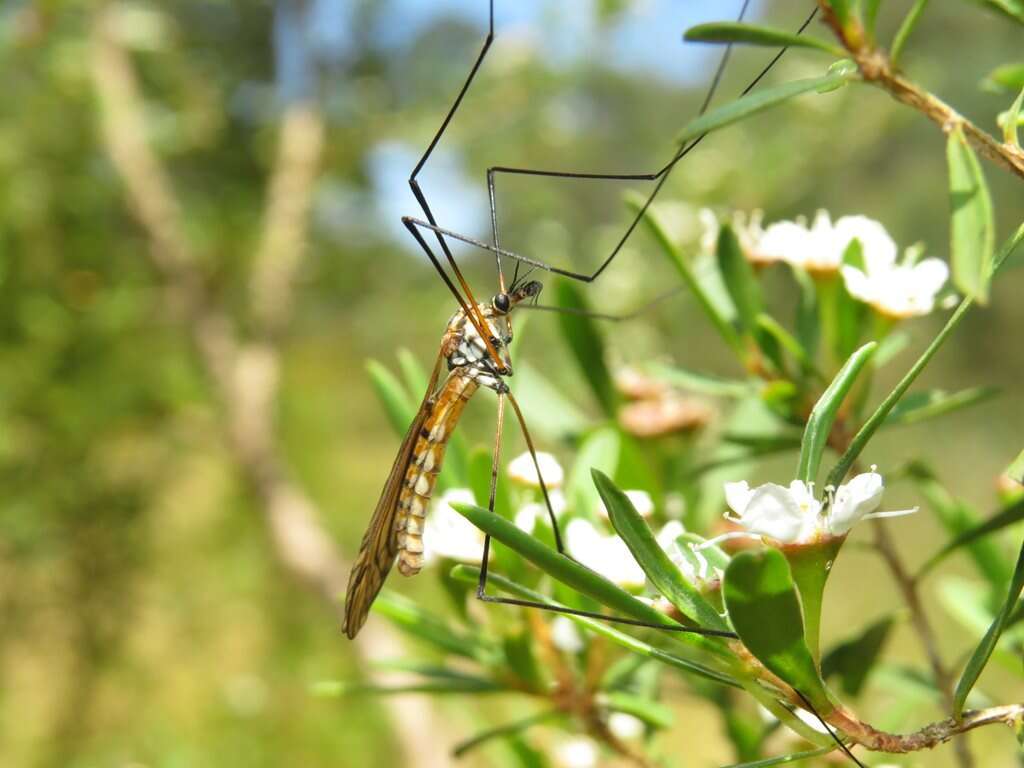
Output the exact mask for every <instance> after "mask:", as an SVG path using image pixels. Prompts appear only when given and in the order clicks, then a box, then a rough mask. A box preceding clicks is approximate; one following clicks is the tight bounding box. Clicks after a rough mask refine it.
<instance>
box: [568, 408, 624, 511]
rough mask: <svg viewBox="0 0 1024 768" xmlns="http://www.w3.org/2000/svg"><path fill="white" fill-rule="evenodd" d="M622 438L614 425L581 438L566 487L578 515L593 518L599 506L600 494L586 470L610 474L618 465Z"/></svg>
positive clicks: (570, 503) (571, 505)
mask: <svg viewBox="0 0 1024 768" xmlns="http://www.w3.org/2000/svg"><path fill="white" fill-rule="evenodd" d="M621 449H622V438H621V435H620V434H619V432H618V430H616V429H615V428H614V427H601V428H600V429H595V430H594V431H593V432H591V433H590V434H589V435H587V437H586V438H585V439H584V440H583V443H582V444H581V445H580V447H579V450H578V451H577V452H576V462H575V463H574V464H573V466H572V472H571V473H570V474H569V481H568V484H567V487H566V490H567V494H568V498H569V506H570V507H571V509H572V511H573V512H575V513H576V514H577V515H580V516H581V517H587V518H590V519H594V518H595V516H596V515H597V510H598V509H600V504H599V502H600V499H601V497H600V495H599V494H598V492H597V489H596V488H595V487H594V480H593V478H592V477H591V475H590V473H591V471H592V470H594V469H599V470H601V471H602V472H604V473H605V474H607V475H614V474H615V473H616V471H617V470H618V467H619V455H620V452H621Z"/></svg>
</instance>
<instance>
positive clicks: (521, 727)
mask: <svg viewBox="0 0 1024 768" xmlns="http://www.w3.org/2000/svg"><path fill="white" fill-rule="evenodd" d="M563 717H565V715H564V714H563V713H561V712H559V711H558V710H557V709H550V710H547V711H544V712H539V713H537V714H536V715H530V716H529V717H524V718H522V719H521V720H516V721H514V722H511V723H505V724H504V725H499V726H496V727H494V728H488V729H487V730H485V731H481V732H480V733H478V734H476V735H475V736H471V737H470V738H468V739H466V740H465V741H460V742H459V743H458V744H456V745H455V746H454V747H453V748H452V757H462V756H463V755H465V754H466V753H467V752H472V751H473V750H474V749H476V748H477V747H479V746H482V745H483V744H486V743H487V742H489V741H493V740H494V739H503V738H507V737H509V736H515V735H517V734H520V733H523V732H524V731H526V730H528V729H530V728H532V727H533V726H535V725H538V724H539V723H546V722H549V721H552V720H559V719H561V718H563Z"/></svg>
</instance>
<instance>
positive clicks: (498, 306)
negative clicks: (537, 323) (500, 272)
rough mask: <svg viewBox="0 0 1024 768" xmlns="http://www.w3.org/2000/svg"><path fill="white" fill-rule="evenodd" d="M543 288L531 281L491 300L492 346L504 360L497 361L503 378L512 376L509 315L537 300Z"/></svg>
mask: <svg viewBox="0 0 1024 768" xmlns="http://www.w3.org/2000/svg"><path fill="white" fill-rule="evenodd" d="M542 287H543V286H542V285H541V284H540V283H539V282H537V281H536V280H530V281H529V282H525V283H523V284H522V285H519V286H516V285H513V286H512V287H511V288H510V290H509V291H508V292H504V291H503V292H502V293H499V294H496V295H495V296H494V298H493V299H491V306H490V310H491V311H490V312H489V313H488V314H489V315H490V322H489V325H490V326H491V329H492V330H493V331H494V336H492V337H491V344H493V346H494V348H495V349H496V350H498V351H499V354H500V355H501V357H502V359H501V360H500V361H495V362H498V363H500V368H499V370H500V372H501V375H502V376H511V375H512V363H511V361H510V360H509V355H508V345H509V344H511V343H512V323H511V322H509V318H508V316H509V313H510V312H512V310H513V308H514V307H515V306H516V305H517V304H519V303H520V302H523V301H528V300H529V299H533V298H536V297H537V296H538V295H539V294H540V291H541V288H542Z"/></svg>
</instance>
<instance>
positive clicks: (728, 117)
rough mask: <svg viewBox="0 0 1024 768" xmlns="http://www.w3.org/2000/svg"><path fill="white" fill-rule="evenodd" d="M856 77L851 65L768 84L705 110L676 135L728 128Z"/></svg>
mask: <svg viewBox="0 0 1024 768" xmlns="http://www.w3.org/2000/svg"><path fill="white" fill-rule="evenodd" d="M854 77H855V70H854V71H852V72H851V71H850V70H848V69H842V70H840V71H837V72H831V73H829V74H827V75H823V76H821V77H809V78H806V79H804V80H795V81H793V82H790V83H784V84H782V85H777V86H775V87H774V88H765V89H762V90H759V91H754V92H753V93H748V94H747V95H746V96H741V97H740V98H738V99H736V100H735V101H731V102H729V103H728V104H725V105H723V106H721V107H718V108H717V109H712V110H710V111H708V112H705V113H704V114H703V115H701V116H700V117H697V118H695V119H693V120H691V121H690V122H689V123H687V124H686V126H685V127H684V128H683V130H682V132H681V133H680V134H679V135H678V136H677V137H676V141H677V142H678V143H680V144H683V143H685V142H687V141H690V140H691V139H695V138H697V137H698V136H702V135H704V134H706V133H710V132H712V131H716V130H718V129H719V128H724V127H725V126H727V125H732V124H733V123H736V122H739V121H740V120H743V119H745V118H747V117H750V116H751V115H754V114H757V113H758V112H763V111H765V110H767V109H771V108H772V107H776V106H778V105H779V104H782V103H784V102H786V101H789V100H790V99H792V98H795V97H797V96H801V95H803V94H805V93H810V92H811V91H827V90H831V89H834V88H837V87H839V86H842V85H845V84H846V83H847V82H849V81H850V80H852V79H854Z"/></svg>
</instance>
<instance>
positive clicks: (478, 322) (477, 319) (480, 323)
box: [402, 216, 507, 375]
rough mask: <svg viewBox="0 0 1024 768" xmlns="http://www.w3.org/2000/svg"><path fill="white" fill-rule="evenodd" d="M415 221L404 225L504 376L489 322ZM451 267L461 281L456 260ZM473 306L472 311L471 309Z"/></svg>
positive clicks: (505, 370)
mask: <svg viewBox="0 0 1024 768" xmlns="http://www.w3.org/2000/svg"><path fill="white" fill-rule="evenodd" d="M414 221H415V220H414V219H409V218H408V217H407V216H403V217H402V223H403V224H405V228H406V229H408V230H409V231H410V232H411V233H412V236H413V237H414V238H415V239H416V242H417V243H419V245H420V247H421V248H422V249H423V252H424V253H426V254H427V258H429V259H430V263H431V264H433V265H434V269H436V270H437V274H439V275H440V276H441V280H442V281H444V284H445V285H446V286H448V290H449V291H451V293H452V295H453V296H454V297H455V300H456V301H458V302H459V306H460V307H461V308H462V311H463V312H465V313H466V318H467V319H468V320H469V322H470V323H472V324H473V327H474V328H476V332H477V333H478V334H480V338H481V339H482V340H483V342H484V346H485V347H486V348H487V352H488V354H490V356H491V360H492V361H493V362H494V364H495V365H496V366H497V369H498V372H499V373H500V374H502V375H504V374H505V373H507V369H506V368H505V363H504V362H503V361H502V358H501V356H500V355H499V354H498V351H497V350H496V349H495V346H496V344H497V340H496V339H494V338H493V334H492V333H491V329H490V327H489V326H488V325H487V321H486V320H484V319H483V317H481V316H480V313H479V311H478V309H477V306H476V304H472V305H470V304H468V303H467V302H466V300H465V299H464V298H463V297H462V294H461V293H459V289H458V288H456V287H455V284H454V283H453V282H452V280H451V278H450V277H448V273H447V272H445V271H444V267H442V266H441V262H440V261H438V259H437V256H435V255H434V252H433V251H432V250H431V249H430V246H429V245H428V244H427V241H426V240H424V239H423V235H421V234H420V233H419V230H417V229H416V227H414V226H413V222H414ZM451 265H452V267H453V268H454V269H455V274H456V275H457V276H458V277H459V278H460V279H461V278H462V272H460V271H459V268H458V266H457V265H456V263H455V259H451ZM462 282H463V284H465V280H462ZM469 301H470V302H472V301H473V297H472V296H470V297H469ZM471 306H472V309H471V308H470V307H471Z"/></svg>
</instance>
